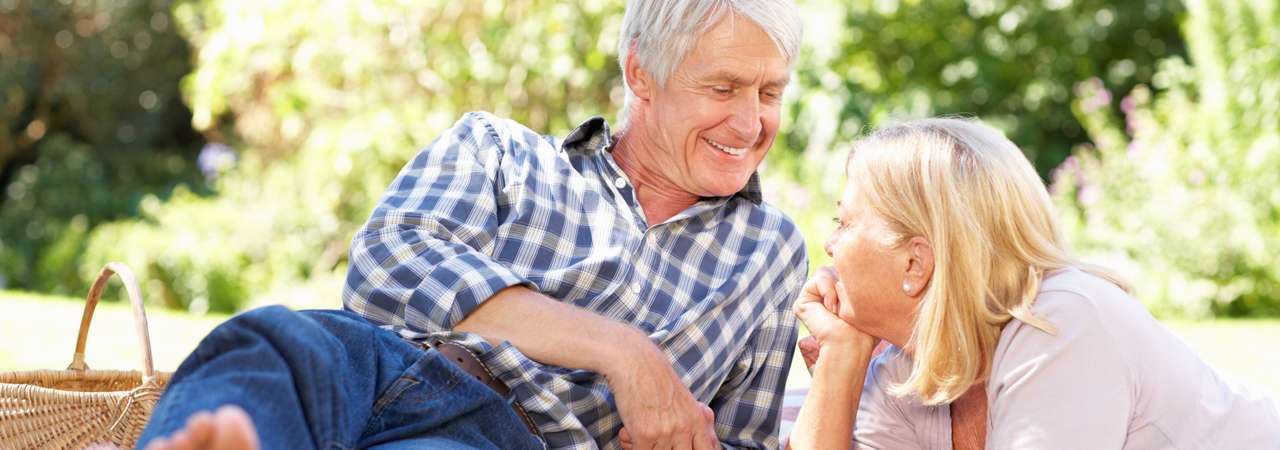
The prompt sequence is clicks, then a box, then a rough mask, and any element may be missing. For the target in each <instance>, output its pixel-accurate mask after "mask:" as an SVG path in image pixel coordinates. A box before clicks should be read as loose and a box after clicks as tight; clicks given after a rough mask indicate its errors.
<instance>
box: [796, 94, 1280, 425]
mask: <svg viewBox="0 0 1280 450" xmlns="http://www.w3.org/2000/svg"><path fill="white" fill-rule="evenodd" d="M846 170H847V174H848V177H849V182H848V185H847V187H846V189H845V192H844V194H843V196H842V199H841V201H840V202H839V204H838V211H839V217H838V221H839V228H838V229H837V230H836V231H835V232H834V233H833V234H832V235H831V238H830V239H829V240H828V241H827V242H826V250H827V253H828V254H830V255H831V256H832V258H833V259H834V261H835V267H834V269H831V268H827V269H824V270H820V271H818V273H817V274H815V275H814V276H813V277H812V278H811V279H810V281H809V283H808V284H807V285H806V287H805V289H804V293H803V294H802V296H801V298H800V299H799V300H798V301H797V302H796V304H795V312H796V314H797V315H798V316H799V318H800V319H801V320H802V321H803V322H804V323H805V324H806V325H807V326H808V327H809V330H810V331H811V332H812V333H813V335H814V336H815V337H816V339H817V342H818V344H819V349H820V351H819V352H818V355H817V358H816V359H817V360H816V362H815V364H814V365H813V367H812V370H813V376H814V378H813V384H812V387H811V388H810V391H809V394H808V397H807V398H806V400H805V403H804V406H803V407H802V409H801V411H800V415H799V417H798V418H797V422H796V428H795V429H794V431H793V432H792V435H791V445H792V446H793V447H795V448H822V449H837V448H848V447H849V446H850V444H851V441H850V439H849V436H850V435H851V434H852V436H853V442H852V444H854V445H857V446H861V447H868V448H894V449H897V448H953V447H955V448H964V447H972V448H976V447H981V446H984V445H985V447H987V448H1020V449H1021V448H1090V449H1092V448H1142V449H1145V448H1182V449H1188V448H1232V449H1244V448H1278V447H1280V418H1278V416H1280V414H1277V411H1276V407H1275V405H1274V404H1273V403H1271V402H1270V401H1268V400H1266V399H1263V398H1261V397H1256V396H1250V395H1248V394H1247V393H1244V392H1242V391H1240V390H1238V388H1234V387H1232V386H1229V385H1228V384H1226V383H1224V382H1223V381H1222V379H1221V378H1219V376H1218V375H1217V374H1216V373H1215V372H1214V371H1213V369H1211V368H1210V367H1209V366H1207V365H1206V364H1205V363H1204V362H1203V361H1201V360H1200V358H1199V357H1198V356H1197V355H1196V354H1195V353H1194V352H1193V351H1192V350H1191V349H1189V348H1188V347H1187V346H1186V345H1185V344H1184V343H1182V342H1181V341H1180V340H1179V339H1178V338H1177V337H1176V336H1174V335H1173V334H1172V333H1170V332H1169V331H1168V330H1166V329H1165V328H1164V327H1162V326H1161V325H1160V324H1159V323H1158V322H1156V320H1155V319H1153V318H1152V317H1151V315H1150V314H1148V313H1147V311H1146V310H1145V309H1144V308H1143V306H1142V304H1141V303H1139V302H1138V301H1136V300H1134V299H1133V298H1132V297H1130V296H1129V294H1128V293H1126V290H1125V287H1124V285H1123V284H1122V283H1120V282H1119V281H1117V280H1116V278H1115V277H1113V276H1111V275H1109V274H1108V273H1106V272H1105V271H1103V270H1101V269H1099V268H1096V267H1092V266H1088V265H1085V264H1081V263H1079V262H1078V261H1076V260H1074V259H1072V257H1071V256H1070V255H1069V254H1068V253H1067V252H1066V251H1065V250H1064V249H1063V245H1062V243H1061V240H1060V239H1059V236H1058V231H1057V227H1056V225H1055V224H1054V219H1053V211H1052V207H1051V204H1050V201H1049V196H1048V194H1047V192H1046V191H1045V188H1044V185H1043V184H1042V183H1041V181H1040V179H1039V178H1038V177H1037V176H1036V173H1035V171H1034V170H1033V169H1032V167H1031V165H1030V164H1029V163H1028V162H1027V160H1026V159H1025V157H1023V155H1022V153H1021V152H1020V151H1019V150H1018V148H1017V147H1016V146H1014V145H1013V143H1011V142H1009V140H1007V139H1006V138H1004V136H1002V135H1001V134H1000V133H999V132H997V131H995V130H993V129H991V128H989V127H986V126H983V125H980V124H978V123H974V122H969V121H965V120H956V119H930V120H921V121H916V122H910V123H905V124H902V125H898V126H894V127H890V128H887V129H884V130H881V131H879V132H877V133H875V134H874V135H872V136H870V137H868V138H866V139H863V140H861V141H859V142H857V143H856V144H855V145H854V149H853V153H852V154H851V155H850V158H849V162H848V167H847V169H846ZM879 340H884V341H887V342H889V343H890V344H892V346H890V347H889V348H888V350H886V351H884V352H883V353H881V354H880V355H879V356H876V357H875V358H874V361H873V360H872V352H873V348H875V347H876V344H877V342H878V341H879ZM953 406H955V407H954V408H953ZM953 412H954V414H953ZM851 428H853V429H852V430H851ZM953 437H954V439H953ZM984 441H985V442H984Z"/></svg>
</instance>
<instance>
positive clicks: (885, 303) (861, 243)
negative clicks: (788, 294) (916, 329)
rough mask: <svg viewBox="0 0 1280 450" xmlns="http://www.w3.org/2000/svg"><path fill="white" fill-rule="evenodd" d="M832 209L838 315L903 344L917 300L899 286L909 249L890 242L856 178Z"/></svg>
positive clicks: (829, 245)
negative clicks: (841, 291)
mask: <svg viewBox="0 0 1280 450" xmlns="http://www.w3.org/2000/svg"><path fill="white" fill-rule="evenodd" d="M836 211H837V216H836V218H837V220H838V226H837V228H836V231H835V232H833V233H831V237H830V238H828V239H827V242H826V246H825V248H826V251H827V254H828V255H830V256H831V258H832V260H833V261H834V262H835V269H836V273H837V274H838V275H839V277H840V281H841V283H843V285H844V294H845V297H844V300H845V301H843V302H841V303H840V305H839V307H838V308H837V311H836V315H838V316H840V318H841V319H844V321H846V322H849V323H850V324H852V325H853V326H855V327H857V328H858V329H860V330H862V331H863V332H865V333H867V334H870V335H873V336H876V337H879V338H881V339H884V340H887V341H889V342H891V343H893V344H894V345H897V346H899V347H902V346H904V345H905V344H906V340H907V338H908V337H909V336H910V335H911V323H912V322H913V320H914V315H915V308H916V304H917V303H918V302H919V300H918V299H916V298H914V297H913V296H912V295H908V292H907V290H904V289H903V282H904V281H906V280H907V279H908V278H909V277H908V270H909V269H910V268H911V267H912V266H911V264H912V262H913V261H912V258H911V253H910V251H909V249H908V248H907V246H895V245H894V238H895V236H894V233H893V232H892V231H891V230H890V229H889V227H888V225H887V224H886V223H885V221H884V220H883V219H881V218H880V217H879V216H877V215H876V213H875V211H874V210H872V209H871V208H870V207H869V206H868V205H867V204H866V202H865V201H864V200H863V198H862V194H861V191H860V187H859V186H858V182H857V181H856V180H850V181H849V182H848V184H847V185H846V186H845V190H844V194H843V195H842V196H841V200H840V201H839V202H838V203H837V205H836ZM912 291H913V292H912V293H914V292H915V291H917V290H916V289H914V287H913V289H912ZM917 295H918V294H917Z"/></svg>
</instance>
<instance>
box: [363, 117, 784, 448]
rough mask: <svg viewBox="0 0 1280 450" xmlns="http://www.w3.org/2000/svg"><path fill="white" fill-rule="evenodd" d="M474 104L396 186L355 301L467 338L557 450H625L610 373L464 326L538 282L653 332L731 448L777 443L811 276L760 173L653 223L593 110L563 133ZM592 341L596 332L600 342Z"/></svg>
mask: <svg viewBox="0 0 1280 450" xmlns="http://www.w3.org/2000/svg"><path fill="white" fill-rule="evenodd" d="M557 141H558V139H556V138H554V137H544V136H540V135H538V134H537V133H534V132H533V131H531V130H529V129H528V128H526V127H524V126H522V125H520V124H518V123H516V122H513V121H510V120H505V119H500V118H497V117H495V116H492V115H490V114H487V113H469V114H467V115H465V116H463V117H462V118H461V119H460V120H459V121H458V122H457V124H455V125H454V127H453V129H451V130H449V131H448V132H446V133H445V134H444V135H443V136H442V137H440V138H439V139H437V140H436V141H435V142H433V143H432V144H431V145H430V146H428V147H427V148H426V149H425V150H423V151H422V152H420V153H419V154H418V155H417V157H415V158H414V159H413V161H411V162H410V163H409V164H408V165H406V166H405V167H404V169H403V170H401V172H400V174H399V175H398V176H397V177H396V179H395V180H394V181H392V183H391V186H390V187H389V188H388V189H387V192H386V193H385V194H384V196H383V197H382V199H381V201H380V202H379V203H378V205H377V207H376V208H374V211H373V214H372V215H371V217H370V218H369V222H368V223H366V224H365V226H364V228H363V229H361V230H360V231H359V232H358V233H357V234H356V236H355V239H354V241H353V242H352V245H351V259H350V270H349V272H348V275H347V280H346V286H345V287H344V289H343V303H344V305H345V307H346V308H347V309H349V310H351V311H354V312H356V313H358V314H360V315H362V316H364V317H366V318H368V319H369V320H371V321H373V322H374V323H377V324H380V325H383V326H384V328H388V329H391V330H393V331H395V332H397V333H399V334H400V335H401V336H403V337H405V338H406V339H409V340H413V341H417V342H423V341H435V340H440V339H443V340H451V341H455V342H461V343H462V344H463V345H465V346H467V347H469V348H470V349H471V350H472V351H474V352H476V353H477V354H478V355H479V356H480V359H481V361H483V362H484V363H485V365H486V366H488V367H489V368H490V369H491V370H492V371H494V375H495V376H496V377H497V378H499V379H501V380H502V381H503V382H505V383H506V384H507V386H509V387H510V388H511V391H512V396H513V398H512V399H511V400H512V401H515V402H519V404H520V405H521V406H523V407H524V409H525V410H526V411H527V412H528V413H529V415H530V417H531V418H532V419H533V421H534V422H535V424H536V425H537V427H538V429H539V431H540V432H541V433H542V435H543V438H544V440H545V441H546V444H547V446H548V447H550V448H556V449H559V448H575V449H577V448H595V447H597V446H599V447H604V448H619V447H620V446H619V444H618V441H617V439H616V437H617V433H618V431H619V429H620V428H621V427H622V425H623V424H622V420H621V418H620V416H619V415H618V413H617V411H616V409H615V407H614V403H613V402H614V399H613V395H612V394H611V393H610V391H609V388H608V386H607V385H606V384H605V379H604V377H603V376H601V375H598V374H596V373H593V372H589V371H585V370H579V369H572V368H564V367H554V366H548V365H544V364H541V363H538V362H535V361H533V360H530V359H529V358H528V357H526V356H525V355H523V354H521V353H520V351H519V350H517V349H516V348H515V347H513V346H512V345H511V344H510V343H506V342H504V343H502V344H501V345H498V346H496V347H494V346H490V345H489V344H488V343H486V342H485V340H484V339H482V338H480V337H479V336H476V335H473V334H469V333H461V332H453V331H451V329H452V328H453V327H454V326H455V325H456V324H457V323H458V322H460V321H462V319H463V318H465V317H466V316H467V314H469V313H470V312H471V311H473V310H475V309H476V308H477V307H479V306H480V304H481V303H483V302H484V301H486V300H487V299H488V298H489V297H490V296H492V295H493V294H495V293H497V292H498V291H500V290H502V289H504V288H506V287H509V286H513V285H525V286H528V287H529V288H532V289H535V290H537V291H539V292H542V293H543V294H546V295H548V296H550V297H552V298H556V299H560V300H562V301H565V302H569V303H572V304H574V305H577V306H579V307H582V308H585V309H588V310H590V311H594V312H595V313H597V314H600V315H603V316H605V317H609V318H612V319H615V320H619V321H622V322H625V323H629V324H631V325H633V326H635V327H637V328H640V329H643V330H644V331H645V332H647V333H648V334H649V337H650V338H651V339H652V340H653V342H654V343H656V344H657V346H658V347H659V348H661V349H662V350H663V351H664V352H665V353H666V354H667V355H668V357H669V358H670V360H671V364H672V366H674V368H675V370H676V373H678V374H680V376H681V378H682V379H683V380H684V382H685V383H686V385H687V386H688V387H689V390H690V391H691V392H692V393H693V396H694V397H695V398H697V399H698V400H699V401H701V402H704V403H706V404H707V405H709V406H710V407H711V408H712V410H714V411H715V416H716V433H717V434H718V435H719V438H720V441H721V442H722V443H723V444H724V445H726V446H729V447H747V448H775V447H777V446H778V438H777V433H778V428H779V421H780V412H781V410H782V398H783V391H784V384H785V382H786V376H787V371H788V369H789V368H790V365H791V356H792V351H793V348H794V347H795V341H796V323H795V318H794V317H793V315H792V314H791V310H790V304H791V301H792V300H793V299H794V298H795V297H796V296H797V295H798V294H799V290H800V288H801V285H802V284H803V283H804V279H805V276H806V270H807V260H806V257H805V250H804V242H803V240H802V238H801V235H800V232H799V231H798V229H797V228H796V226H795V224H794V223H792V222H791V220H790V219H789V218H787V217H786V216H784V215H783V214H782V212H780V211H778V210H777V209H774V208H773V207H771V206H769V205H766V204H764V203H762V202H761V197H760V189H759V180H758V178H757V177H756V176H752V178H751V181H750V183H749V184H748V186H747V188H746V189H744V190H743V191H742V192H740V193H738V194H737V195H735V196H732V197H727V198H706V199H703V200H701V201H699V202H698V203H697V204H695V205H693V206H691V207H690V208H688V209H687V210H685V211H683V212H681V213H680V214H677V215H676V216H674V217H672V218H670V219H669V220H667V221H666V222H664V223H662V224H658V225H655V226H652V227H649V226H647V225H646V223H645V219H644V214H643V212H642V211H641V208H640V204H639V203H638V202H637V201H636V196H635V190H634V188H633V187H632V185H631V183H630V181H629V180H628V179H627V176H626V174H625V173H623V172H622V171H621V170H620V169H619V168H618V166H617V164H616V163H615V162H614V160H613V156H612V153H611V151H612V142H611V137H610V135H609V127H608V124H607V123H605V121H604V119H601V118H598V117H597V118H593V119H591V120H588V121H587V122H585V123H583V124H582V125H580V126H579V127H578V128H577V129H575V130H574V131H573V132H572V133H570V134H569V135H568V136H567V137H566V138H565V139H564V140H563V141H561V142H557ZM582 338H583V339H591V338H592V337H591V336H583V337H582Z"/></svg>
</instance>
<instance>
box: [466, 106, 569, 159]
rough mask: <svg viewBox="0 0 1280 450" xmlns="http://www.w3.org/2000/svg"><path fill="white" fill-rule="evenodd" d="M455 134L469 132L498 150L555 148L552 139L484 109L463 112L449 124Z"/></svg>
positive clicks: (524, 150) (518, 150) (515, 150)
mask: <svg viewBox="0 0 1280 450" xmlns="http://www.w3.org/2000/svg"><path fill="white" fill-rule="evenodd" d="M453 130H454V133H455V134H470V135H472V136H473V137H474V138H476V139H482V141H483V142H486V143H487V144H489V145H492V146H495V147H497V148H498V149H499V150H500V151H501V152H503V153H506V152H530V151H533V152H537V151H543V150H544V149H552V150H554V149H555V143H554V141H555V138H553V137H551V136H546V135H543V134H541V133H538V132H537V131H534V130H533V129H532V128H529V127H528V126H526V125H524V124H522V123H520V122H517V121H515V120H512V119H508V118H505V117H501V116H498V115H496V114H493V113H491V112H488V111H471V112H467V113H464V114H463V115H462V117H460V118H458V121H457V122H456V123H455V124H454V127H453Z"/></svg>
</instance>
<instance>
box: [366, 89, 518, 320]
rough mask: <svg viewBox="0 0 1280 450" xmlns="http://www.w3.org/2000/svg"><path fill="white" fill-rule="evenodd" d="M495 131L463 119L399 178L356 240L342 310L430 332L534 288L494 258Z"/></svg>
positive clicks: (475, 118)
mask: <svg viewBox="0 0 1280 450" xmlns="http://www.w3.org/2000/svg"><path fill="white" fill-rule="evenodd" d="M492 130H493V129H492V127H491V126H490V125H489V124H488V123H487V121H486V117H485V116H484V115H482V114H480V113H469V114H467V115H465V116H463V117H462V118H461V119H460V120H458V122H457V123H456V124H455V125H454V126H453V128H452V129H450V130H449V131H447V132H446V133H445V134H444V135H443V136H441V137H440V138H438V139H436V140H435V141H434V142H432V143H431V144H430V145H429V146H427V148H425V149H423V150H422V151H421V152H419V153H418V155H417V156H416V157H414V159H413V160H412V161H410V162H409V164H408V165H406V166H405V167H404V169H402V170H401V171H400V174H399V175H397V176H396V178H395V180H394V181H392V183H391V186H390V187H389V188H388V189H387V191H386V193H384V194H383V196H382V199H381V200H380V201H379V202H378V205H377V206H376V207H375V208H374V211H373V213H372V214H371V216H370V217H369V221H368V222H367V223H365V225H364V227H362V228H361V229H360V231H359V232H357V233H356V235H355V238H354V239H353V241H352V244H351V254H350V263H349V264H350V265H349V269H348V271H347V278H346V283H345V285H344V287H343V306H344V308H346V309H347V310H350V311H353V312H355V313H357V314H359V315H361V316H363V317H365V318H366V319H369V320H371V321H372V322H374V323H376V324H379V325H390V326H392V327H393V328H397V329H399V328H408V329H409V330H412V331H415V332H425V333H433V332H440V331H448V330H450V329H452V328H453V327H454V326H455V325H456V324H457V323H458V322H461V321H462V320H463V319H464V318H466V316H467V315H468V314H470V313H471V312H472V311H474V310H475V309H476V308H478V307H479V306H480V305H481V304H482V303H484V302H485V301H486V300H488V299H489V298H490V297H491V296H493V294H495V293H497V292H498V291H500V290H502V289H505V288H507V287H510V286H514V285H518V284H526V285H529V286H531V287H532V285H531V284H530V283H529V282H528V281H527V280H525V279H524V278H523V277H521V276H520V275H518V274H516V273H514V272H512V271H511V270H510V268H509V267H508V266H506V265H504V264H501V263H499V262H497V261H495V260H494V259H493V258H492V257H491V256H490V255H491V254H492V251H493V247H494V245H496V242H495V238H496V234H497V231H498V226H499V217H500V214H501V209H502V208H503V205H501V204H500V200H499V195H498V193H499V192H500V190H501V184H502V178H503V176H502V172H501V162H502V158H503V155H504V154H505V150H506V149H504V148H503V147H502V142H503V140H501V139H498V137H497V136H496V134H495V133H494V132H493V131H492Z"/></svg>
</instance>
